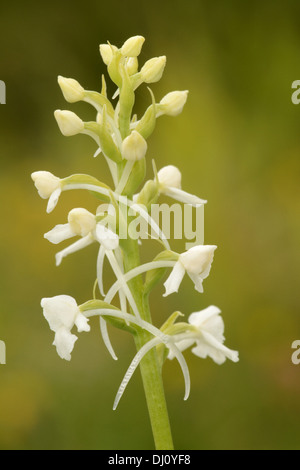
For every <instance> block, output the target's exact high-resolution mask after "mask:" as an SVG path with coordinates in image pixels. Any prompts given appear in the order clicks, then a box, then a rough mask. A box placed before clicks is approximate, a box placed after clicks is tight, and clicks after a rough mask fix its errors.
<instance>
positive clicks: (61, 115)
mask: <svg viewBox="0 0 300 470" xmlns="http://www.w3.org/2000/svg"><path fill="white" fill-rule="evenodd" d="M54 117H55V119H56V121H57V124H58V127H59V128H60V131H61V133H62V134H63V135H65V136H66V137H68V136H71V135H76V134H79V133H80V132H82V131H83V130H84V124H83V121H82V120H81V119H80V118H79V117H78V116H77V115H76V114H75V113H73V112H72V111H61V110H60V109H57V110H56V111H54Z"/></svg>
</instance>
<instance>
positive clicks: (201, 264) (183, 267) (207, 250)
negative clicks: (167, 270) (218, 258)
mask: <svg viewBox="0 0 300 470" xmlns="http://www.w3.org/2000/svg"><path fill="white" fill-rule="evenodd" d="M216 248H217V247H216V246H215V245H198V246H193V247H192V248H190V249H189V250H188V251H186V252H184V253H182V254H181V255H180V256H179V259H178V261H177V262H176V264H175V266H174V268H173V270H172V272H171V274H170V276H169V277H168V279H167V280H166V282H165V283H164V286H165V288H166V292H165V294H164V297H166V296H167V295H169V294H172V293H173V292H178V289H179V286H180V284H181V281H182V279H183V277H184V275H185V273H187V274H188V275H189V277H190V278H191V279H192V281H193V282H194V284H195V289H196V290H197V291H198V292H201V293H202V292H203V286H202V282H203V280H204V279H206V278H207V277H208V275H209V273H210V269H211V265H212V262H213V258H214V251H215V249H216Z"/></svg>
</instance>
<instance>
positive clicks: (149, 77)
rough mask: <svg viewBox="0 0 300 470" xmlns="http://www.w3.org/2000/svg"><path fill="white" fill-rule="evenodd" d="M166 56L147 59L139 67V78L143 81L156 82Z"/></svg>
mask: <svg viewBox="0 0 300 470" xmlns="http://www.w3.org/2000/svg"><path fill="white" fill-rule="evenodd" d="M166 61H167V58H166V56H164V55H163V56H161V57H153V59H150V60H147V62H146V63H145V64H144V66H143V67H142V68H141V79H142V80H143V82H145V83H155V82H158V81H159V80H160V79H161V77H162V74H163V71H164V68H165V66H166Z"/></svg>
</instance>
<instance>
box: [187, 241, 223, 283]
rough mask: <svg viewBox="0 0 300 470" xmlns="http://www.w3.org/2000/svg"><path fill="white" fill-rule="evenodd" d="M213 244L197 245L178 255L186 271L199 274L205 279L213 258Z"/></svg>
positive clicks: (214, 248) (214, 247)
mask: <svg viewBox="0 0 300 470" xmlns="http://www.w3.org/2000/svg"><path fill="white" fill-rule="evenodd" d="M216 248H217V247H216V246H215V245H197V246H193V247H192V248H190V249H189V250H188V251H185V252H184V253H182V254H181V255H180V261H181V263H182V264H183V266H184V268H185V269H186V271H188V272H189V273H191V274H200V275H201V278H202V279H205V278H206V277H207V276H208V275H209V272H210V269H211V264H212V262H213V259H214V252H215V250H216Z"/></svg>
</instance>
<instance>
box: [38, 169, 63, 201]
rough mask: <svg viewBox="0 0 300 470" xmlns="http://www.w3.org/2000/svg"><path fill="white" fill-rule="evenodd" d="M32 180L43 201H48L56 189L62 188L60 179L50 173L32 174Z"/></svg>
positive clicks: (39, 172)
mask: <svg viewBox="0 0 300 470" xmlns="http://www.w3.org/2000/svg"><path fill="white" fill-rule="evenodd" d="M31 178H32V180H33V182H34V185H35V187H36V189H37V190H38V193H39V195H40V197H41V198H42V199H48V198H49V197H50V196H51V194H52V193H53V192H54V191H55V190H56V189H59V188H60V184H61V183H60V179H59V178H57V176H54V175H52V173H50V172H49V171H35V172H34V173H32V174H31Z"/></svg>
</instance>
